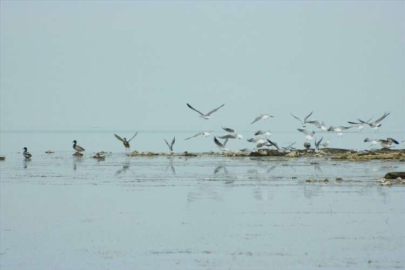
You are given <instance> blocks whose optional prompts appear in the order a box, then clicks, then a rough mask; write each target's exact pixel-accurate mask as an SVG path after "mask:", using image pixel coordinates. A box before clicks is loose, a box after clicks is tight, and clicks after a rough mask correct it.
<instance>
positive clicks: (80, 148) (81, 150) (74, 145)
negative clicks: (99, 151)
mask: <svg viewBox="0 0 405 270" xmlns="http://www.w3.org/2000/svg"><path fill="white" fill-rule="evenodd" d="M73 149H75V150H76V152H78V153H80V152H83V151H84V148H83V147H81V146H79V145H77V141H76V140H74V141H73Z"/></svg>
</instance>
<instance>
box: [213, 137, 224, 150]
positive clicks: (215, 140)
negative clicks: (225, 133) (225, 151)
mask: <svg viewBox="0 0 405 270" xmlns="http://www.w3.org/2000/svg"><path fill="white" fill-rule="evenodd" d="M214 142H215V144H216V145H217V146H218V147H219V148H224V145H222V143H221V142H220V141H218V139H217V137H214ZM225 142H226V141H225Z"/></svg>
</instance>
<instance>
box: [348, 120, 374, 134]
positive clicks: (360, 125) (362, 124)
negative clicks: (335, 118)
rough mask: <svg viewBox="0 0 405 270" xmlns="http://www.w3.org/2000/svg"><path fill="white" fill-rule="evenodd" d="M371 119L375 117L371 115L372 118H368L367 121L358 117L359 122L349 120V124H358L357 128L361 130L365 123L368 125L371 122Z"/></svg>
mask: <svg viewBox="0 0 405 270" xmlns="http://www.w3.org/2000/svg"><path fill="white" fill-rule="evenodd" d="M371 119H373V117H371V118H370V119H369V120H367V121H363V120H361V119H357V120H358V122H354V121H348V122H347V123H349V124H351V125H353V126H357V129H358V130H359V131H363V129H364V127H365V125H368V124H369V122H370V121H371Z"/></svg>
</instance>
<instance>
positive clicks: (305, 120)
mask: <svg viewBox="0 0 405 270" xmlns="http://www.w3.org/2000/svg"><path fill="white" fill-rule="evenodd" d="M312 113H313V112H311V113H310V114H308V115H307V116H306V117H305V118H304V121H302V120H301V119H299V118H298V117H297V116H295V115H293V114H291V115H292V116H293V117H294V118H295V119H297V120H298V121H300V123H301V124H302V126H303V127H305V124H306V123H309V122H308V118H309V117H310V116H311V115H312Z"/></svg>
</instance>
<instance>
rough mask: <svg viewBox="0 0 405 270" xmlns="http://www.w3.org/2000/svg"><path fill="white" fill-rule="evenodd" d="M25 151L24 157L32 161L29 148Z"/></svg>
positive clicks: (25, 148)
mask: <svg viewBox="0 0 405 270" xmlns="http://www.w3.org/2000/svg"><path fill="white" fill-rule="evenodd" d="M23 150H24V152H23V156H24V157H25V159H30V158H31V157H32V155H31V153H30V152H28V149H27V147H24V148H23Z"/></svg>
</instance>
